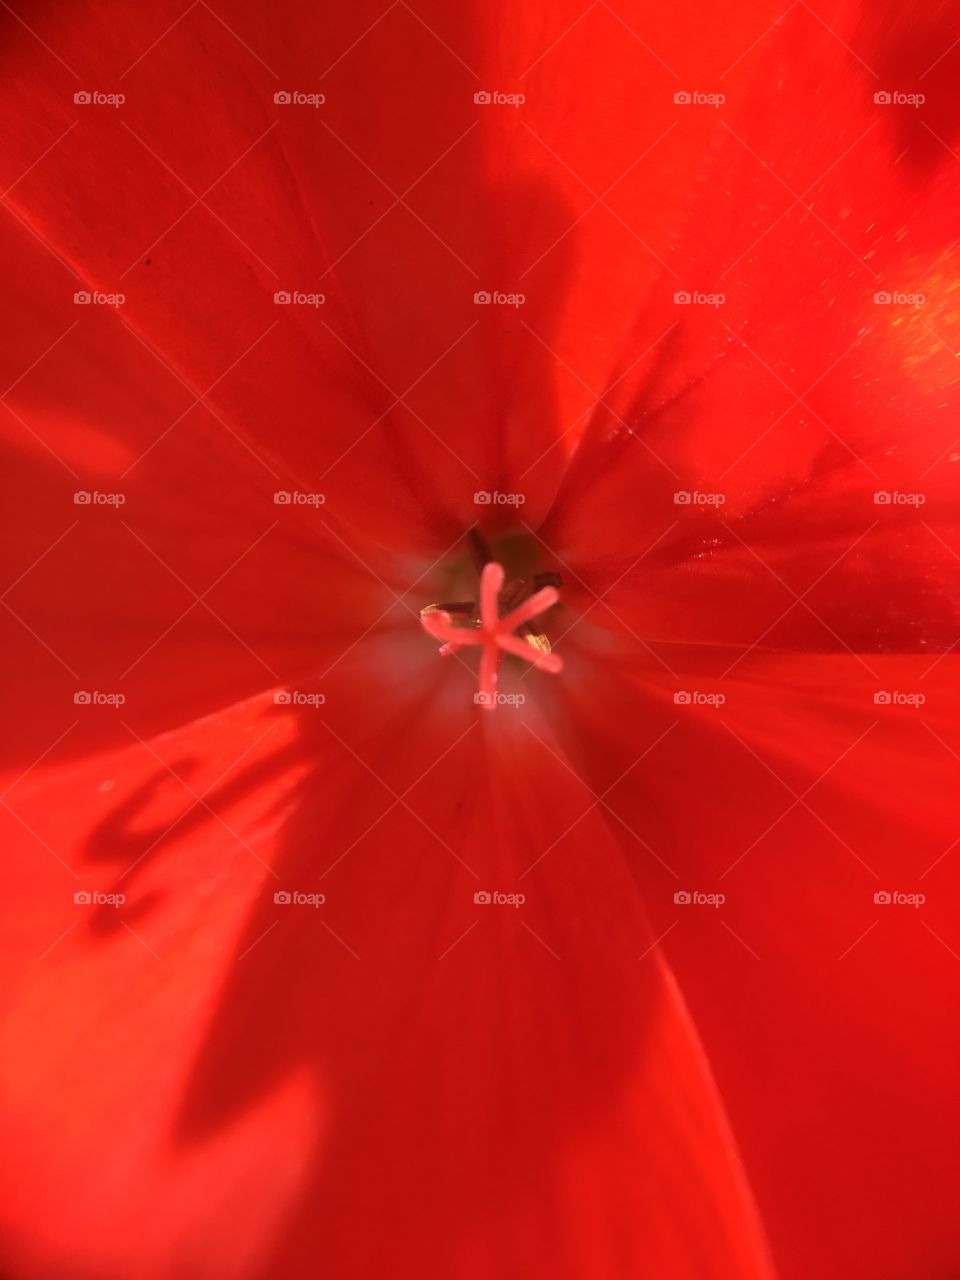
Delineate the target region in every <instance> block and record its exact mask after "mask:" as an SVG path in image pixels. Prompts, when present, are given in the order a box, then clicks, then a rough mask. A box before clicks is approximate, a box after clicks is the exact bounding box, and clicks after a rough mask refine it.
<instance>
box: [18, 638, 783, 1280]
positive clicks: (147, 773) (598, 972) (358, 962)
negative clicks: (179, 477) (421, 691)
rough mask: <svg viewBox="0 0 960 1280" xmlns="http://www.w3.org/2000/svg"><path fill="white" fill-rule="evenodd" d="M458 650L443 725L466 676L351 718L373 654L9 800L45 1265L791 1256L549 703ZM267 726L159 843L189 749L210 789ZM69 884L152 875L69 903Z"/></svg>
mask: <svg viewBox="0 0 960 1280" xmlns="http://www.w3.org/2000/svg"><path fill="white" fill-rule="evenodd" d="M431 660H432V659H431ZM433 669H434V670H435V671H436V672H437V673H438V675H439V676H440V678H442V679H444V680H447V681H449V682H450V687H451V688H452V684H453V683H456V684H457V685H458V689H457V694H458V707H459V709H458V710H457V711H455V712H451V714H450V716H449V719H448V720H447V721H442V720H439V719H438V718H437V716H436V713H435V707H436V705H437V704H438V702H439V703H441V704H442V702H443V701H444V700H445V699H447V698H448V697H449V696H450V695H449V694H448V693H447V692H445V691H444V689H442V688H441V689H438V690H436V691H435V692H434V694H433V695H432V696H431V698H430V699H429V700H428V701H425V702H424V703H422V704H419V705H413V704H411V703H407V704H406V705H402V704H401V703H399V702H397V701H396V700H395V699H392V698H390V697H389V695H388V693H387V691H386V689H382V690H380V691H379V696H378V697H377V698H376V699H375V700H373V699H371V697H370V694H371V693H373V692H375V691H374V690H368V691H367V694H366V695H365V698H364V700H363V703H362V705H363V706H364V707H365V709H366V710H365V716H366V719H365V722H364V723H363V727H362V729H361V727H360V722H359V721H358V719H357V716H356V706H357V705H360V704H359V703H356V705H352V704H351V701H350V695H349V692H348V691H349V688H350V679H351V677H352V676H353V674H354V673H350V674H349V675H347V676H344V677H343V678H342V681H341V683H340V684H338V685H336V686H335V687H332V688H331V689H330V691H329V699H328V703H327V705H326V707H325V708H324V709H322V710H320V711H318V710H316V709H313V708H307V709H305V710H303V711H301V712H300V713H299V714H298V715H297V717H296V719H295V720H294V721H293V722H292V724H288V725H287V727H283V726H278V727H276V728H274V729H273V730H272V731H270V732H268V733H267V734H266V735H265V736H259V735H263V731H264V728H267V729H269V725H270V723H271V722H272V721H273V720H274V719H275V718H276V714H277V713H276V710H275V708H274V707H273V706H272V704H268V705H267V706H264V705H263V704H262V703H250V704H247V705H246V706H245V707H238V708H236V709H234V710H233V711H231V712H228V713H222V714H221V715H220V716H218V717H216V718H213V719H210V720H208V721H206V722H204V723H200V724H197V725H194V726H190V727H188V728H187V729H185V730H184V731H183V732H181V733H178V734H176V735H170V736H168V737H167V738H165V739H157V740H155V741H153V742H151V743H148V744H144V745H140V744H135V745H132V746H131V748H130V750H129V751H128V752H125V753H118V754H117V755H115V756H112V757H108V758H102V759H100V760H98V761H96V762H94V763H91V764H85V765H79V766H75V767H72V768H70V769H69V770H66V771H64V772H62V773H61V775H60V776H55V775H53V774H51V775H49V776H47V777H39V776H38V775H34V776H33V777H31V778H28V779H26V780H25V781H24V782H23V783H21V784H20V785H19V786H18V787H16V788H15V789H14V791H13V792H12V793H11V794H10V796H9V803H10V804H11V806H12V807H13V809H14V810H15V811H16V813H17V814H18V815H19V816H20V818H21V819H22V820H23V821H24V822H25V823H27V824H29V826H30V828H31V829H32V831H33V832H34V833H35V835H30V834H28V833H27V832H25V831H19V829H18V827H17V824H14V834H15V837H16V836H17V835H18V834H19V836H20V837H22V838H19V839H17V844H18V845H19V846H21V849H20V851H19V852H18V854H17V860H16V866H17V868H18V872H19V874H20V875H22V877H23V884H24V889H23V890H22V892H21V896H19V897H18V898H17V899H16V900H17V901H18V902H29V903H30V904H31V910H30V915H29V918H28V919H22V920H21V921H20V922H19V925H18V928H17V929H16V935H17V936H16V951H17V955H18V957H20V958H21V959H22V961H23V969H22V976H21V978H20V979H19V980H18V982H17V984H16V986H15V989H14V990H12V991H11V993H10V995H11V1000H12V1014H11V1023H10V1026H11V1034H12V1038H13V1043H14V1044H15V1045H17V1047H18V1051H17V1053H16V1054H15V1055H12V1056H11V1057H10V1059H9V1070H10V1072H11V1076H10V1078H9V1079H8V1090H9V1089H10V1088H11V1087H13V1088H14V1089H15V1091H16V1095H17V1097H18V1109H17V1110H18V1117H17V1119H16V1123H15V1125H13V1126H12V1127H11V1128H10V1130H9V1131H8V1133H7V1135H6V1143H5V1145H6V1149H7V1150H8V1152H9V1153H10V1154H11V1155H12V1157H13V1158H14V1159H15V1160H16V1162H17V1166H18V1170H19V1174H18V1185H17V1190H16V1195H15V1197H14V1202H13V1203H11V1204H10V1208H11V1210H12V1211H13V1212H14V1213H15V1215H16V1216H18V1217H19V1218H20V1219H21V1222H22V1223H23V1224H24V1225H23V1226H22V1228H21V1233H20V1234H21V1240H20V1243H19V1245H18V1247H17V1249H16V1251H15V1253H14V1254H13V1255H12V1256H11V1259H10V1260H11V1262H12V1263H13V1265H14V1266H15V1268H16V1270H17V1272H18V1273H19V1274H22V1275H39V1274H43V1273H45V1272H46V1271H47V1270H49V1267H50V1266H51V1265H52V1260H53V1259H55V1258H56V1257H57V1256H59V1255H61V1254H65V1253H67V1252H69V1254H70V1256H71V1257H74V1258H75V1257H78V1256H80V1257H83V1258H84V1260H85V1264H86V1265H88V1266H90V1267H93V1268H94V1269H96V1271H97V1273H98V1274H99V1275H104V1276H110V1275H130V1274H136V1275H139V1276H143V1277H151V1276H161V1275H168V1274H171V1272H172V1271H173V1270H178V1271H182V1270H183V1269H184V1268H186V1269H188V1270H189V1271H190V1273H191V1274H195V1275H224V1274H230V1275H238V1276H240V1275H249V1274H260V1271H259V1270H258V1269H257V1268H258V1267H262V1268H264V1269H265V1270H267V1271H269V1272H270V1273H271V1274H284V1275H290V1276H299V1275H309V1274H314V1272H315V1270H316V1263H317V1257H318V1256H319V1255H320V1253H322V1257H323V1259H324V1264H325V1265H326V1266H328V1267H329V1268H330V1269H331V1270H332V1271H335V1272H337V1273H341V1272H342V1271H343V1270H344V1269H347V1268H348V1269H351V1270H352V1271H354V1272H355V1273H357V1274H380V1273H381V1272H382V1270H383V1268H384V1267H387V1266H389V1268H390V1270H391V1271H393V1272H396V1273H398V1274H402V1275H410V1276H423V1275H441V1274H442V1275H449V1276H458V1277H471V1278H472V1277H476V1278H477V1280H479V1277H481V1276H490V1275H494V1274H496V1275H502V1274H506V1273H507V1271H510V1270H512V1269H517V1270H518V1272H520V1271H522V1272H523V1274H525V1275H534V1276H537V1275H543V1276H547V1275H549V1276H558V1275H569V1276H575V1275H582V1274H584V1273H585V1272H587V1271H589V1272H590V1273H591V1274H596V1273H597V1272H598V1271H599V1272H602V1273H603V1274H609V1275H613V1274H623V1275H636V1274H639V1273H640V1272H641V1271H644V1272H647V1271H649V1272H651V1273H656V1274H659V1275H666V1274H669V1275H671V1276H677V1277H679V1276H690V1277H703V1276H717V1277H718V1278H719V1277H726V1276H729V1275H732V1274H736V1275H737V1276H757V1277H761V1276H762V1277H768V1276H769V1274H770V1273H769V1270H768V1268H767V1265H766V1263H765V1261H764V1249H763V1245H762V1242H761V1239H760V1236H759V1232H758V1229H757V1226H756V1223H755V1220H754V1218H753V1214H752V1209H751V1206H750V1201H749V1196H748V1194H747V1192H746V1190H745V1184H744V1182H743V1179H742V1175H741V1173H740V1169H739V1162H738V1158H737V1156H736V1154H735V1152H734V1151H733V1149H732V1146H731V1143H730V1139H729V1136H728V1133H727V1130H726V1125H725V1122H724V1120H723V1117H722V1113H721V1111H720V1109H719V1106H718V1103H717V1099H716V1095H715V1093H714V1091H713V1086H712V1082H711V1080H710V1076H709V1073H708V1070H707V1068H706V1065H705V1062H704V1059H703V1057H702V1054H701V1052H700V1049H699V1047H698V1044H697V1041H696V1038H695V1035H694V1032H693V1030H692V1027H691V1024H690V1022H689V1019H688V1017H687V1014H686V1011H685V1008H684V1006H683V1003H682V1000H681V998H680V996H679V994H678V992H677V989H676V987H675V986H674V984H673V982H672V980H671V979H670V977H669V975H668V973H667V971H666V969H665V968H664V966H663V965H662V963H661V961H660V960H659V958H658V955H657V952H656V950H655V948H653V946H652V939H651V935H650V934H649V931H648V930H647V928H646V925H645V924H644V922H643V919H642V917H641V915H640V913H639V910H638V907H637V897H636V891H635V889H634V887H633V886H632V885H631V883H630V880H629V877H628V875H627V873H626V871H625V868H624V867H623V865H622V862H621V857H620V854H619V852H618V850H617V849H616V847H615V846H614V845H613V843H612V842H611V841H610V840H609V838H608V836H607V835H606V834H605V832H604V830H603V825H602V823H601V821H600V820H599V818H598V814H597V811H596V808H595V806H594V805H593V802H592V798H591V796H590V795H589V793H588V792H587V791H586V790H585V789H584V788H582V787H580V786H576V785H571V782H570V777H569V774H568V772H567V768H566V767H565V766H564V765H563V764H562V762H561V761H560V760H559V759H558V757H557V756H556V755H555V754H554V752H555V751H556V750H557V746H556V744H555V743H553V742H552V741H551V738H550V736H549V730H548V729H547V728H546V727H545V726H544V724H543V723H542V722H540V721H539V720H538V719H537V718H536V717H534V718H532V719H530V720H527V721H525V722H521V717H520V716H519V715H518V714H517V713H516V712H512V713H511V712H508V711H503V712H502V713H499V714H498V716H497V717H496V724H494V725H492V726H490V727H488V725H487V724H486V723H484V720H490V719H492V718H491V717H483V714H482V712H478V711H476V709H474V708H472V707H471V708H469V710H467V709H465V708H463V707H462V703H460V700H459V694H460V688H459V686H460V685H461V684H462V681H457V680H456V679H455V677H456V676H457V675H458V674H462V673H458V672H456V671H454V670H453V666H452V665H450V666H448V665H447V664H436V666H435V667H434V668H433ZM447 672H450V673H451V674H450V675H446V674H445V673H447ZM399 721H402V725H403V728H404V730H405V731H406V733H407V735H408V736H407V737H405V739H404V741H405V750H404V752H403V753H398V752H396V750H395V743H396V740H397V739H396V733H397V730H398V728H399V723H398V722H399ZM291 729H292V730H293V732H291ZM244 747H246V748H247V754H246V755H245V757H244V759H243V761H242V763H241V764H240V765H238V766H237V767H236V768H235V770H234V771H233V772H232V773H231V774H230V775H229V776H228V778H227V779H226V780H225V781H222V782H221V783H219V784H217V785H214V786H213V789H212V790H211V791H210V792H209V795H208V796H207V797H206V799H205V802H204V806H195V807H194V809H193V811H192V813H190V814H189V815H188V816H186V817H183V818H182V819H181V821H180V823H179V824H178V826H177V827H174V828H173V830H172V831H170V832H169V834H168V835H166V836H163V837H162V838H159V839H158V836H159V835H160V833H161V832H162V831H163V829H164V828H165V827H166V826H167V825H168V823H169V822H170V821H172V820H173V818H174V817H177V816H178V814H180V813H182V812H183V811H184V809H185V808H186V806H187V805H190V804H192V803H193V799H192V796H191V794H190V792H185V791H184V788H183V787H182V786H181V785H180V784H179V783H176V782H174V781H173V780H172V779H171V778H170V776H169V772H168V767H169V768H173V769H174V770H175V772H176V773H178V774H179V775H180V776H181V777H185V778H186V780H187V783H188V786H189V788H190V791H191V792H193V793H194V794H197V795H201V796H203V795H204V794H205V792H206V790H207V788H208V787H209V786H210V785H211V784H212V783H214V780H215V778H216V775H217V774H218V773H220V772H222V771H223V770H224V769H228V768H229V767H230V765H231V764H232V763H233V760H234V758H235V757H236V755H237V754H239V752H240V751H241V750H243V749H244ZM154 753H155V754H154ZM184 757H188V758H189V759H190V760H192V761H194V762H195V765H194V767H192V768H190V767H188V765H187V764H185V763H184ZM105 775H107V776H109V777H111V778H115V785H114V786H112V787H111V788H110V789H109V790H104V788H103V787H102V786H101V787H100V789H99V790H98V788H97V785H96V784H97V782H98V780H100V779H102V778H103V777H104V776H105ZM294 784H296V786H294ZM278 791H279V792H280V793H281V795H285V796H286V797H287V799H286V800H284V801H281V802H280V804H279V807H278V800H279V796H278ZM397 797H401V798H400V799H399V800H397ZM205 806H209V809H207V808H206V807H205ZM209 810H213V813H214V814H215V815H217V816H216V817H214V816H213V815H212V814H211V813H210V811H209ZM66 814H69V816H66V817H65V816H62V815H66ZM221 821H222V823H225V824H226V828H224V826H223V825H221ZM38 837H39V839H40V840H42V841H44V842H45V843H46V844H47V845H49V849H50V850H52V851H54V852H55V853H56V854H57V855H58V856H59V857H61V858H63V860H64V861H65V862H67V863H69V864H71V865H72V866H74V867H75V869H76V872H77V875H78V876H79V877H80V878H79V879H75V878H74V877H72V876H71V875H70V874H69V872H67V871H66V870H65V869H64V867H63V866H62V865H60V864H58V862H57V861H56V860H55V859H54V858H53V857H51V856H50V852H49V851H48V850H45V849H44V848H43V846H42V844H39V843H38V842H37V838H38ZM238 842H242V843H238ZM244 845H246V846H248V847H244ZM145 850H149V851H148V852H146V853H145V854H144V851H145ZM138 855H144V856H142V857H141V860H140V861H139V862H138V863H137V864H136V867H135V870H134V871H133V872H132V873H131V874H130V875H128V876H123V875H122V874H121V873H122V872H123V871H124V869H125V868H127V867H129V866H130V865H131V863H133V861H134V859H135V858H136V857H137V856H138ZM254 855H256V856H254ZM258 859H263V861H264V862H266V863H268V864H269V865H270V866H271V867H272V868H273V871H272V872H269V871H268V872H267V873H264V869H263V865H262V863H261V862H259V861H258ZM77 887H83V888H87V889H91V890H92V889H94V888H99V889H101V890H103V891H116V890H117V889H120V888H121V887H122V888H123V889H124V890H126V892H127V894H128V902H127V903H126V904H124V905H123V906H121V907H112V906H102V907H75V906H74V905H73V904H72V903H71V901H70V898H71V894H72V892H73V891H74V890H75V889H76V888H77ZM277 890H289V891H293V890H299V891H300V892H322V893H324V894H325V895H326V901H325V903H324V904H323V905H322V906H321V907H317V908H311V907H309V906H298V905H293V904H290V905H277V904H275V902H274V900H273V895H274V892H275V891H277ZM480 891H487V892H493V891H499V892H501V893H513V894H516V893H522V894H524V895H525V897H526V901H525V902H524V903H523V904H522V905H520V906H513V905H502V904H497V903H489V904H484V903H480V904H478V903H476V902H475V899H474V895H475V894H476V893H478V892H480ZM8 900H10V898H9V896H8ZM68 930H69V932H67V931H68ZM65 992H66V993H67V994H68V998H67V999H66V1001H65V999H64V997H65ZM118 1117H121V1118H122V1123H121V1122H120V1120H119V1119H118ZM201 1184H202V1185H204V1186H209V1187H210V1188H212V1189H213V1190H214V1194H213V1196H212V1197H211V1196H209V1195H206V1194H204V1195H203V1196H201V1195H198V1194H197V1192H196V1189H197V1187H198V1186H199V1185H201ZM371 1206H373V1208H371ZM54 1209H55V1210H56V1211H55V1212H54ZM371 1214H372V1217H371ZM281 1219H282V1227H281V1226H279V1223H280V1222H281ZM371 1222H375V1224H376V1230H375V1231H370V1230H369V1227H370V1224H371ZM240 1223H242V1224H243V1225H242V1228H241V1230H239V1231H238V1229H237V1228H238V1224H240ZM31 1224H36V1229H33V1228H32V1226H31ZM108 1226H109V1229H108ZM398 1269H399V1271H398Z"/></svg>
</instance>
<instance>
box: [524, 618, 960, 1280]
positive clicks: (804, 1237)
mask: <svg viewBox="0 0 960 1280" xmlns="http://www.w3.org/2000/svg"><path fill="white" fill-rule="evenodd" d="M582 634H583V633H581V635H582ZM573 646H574V638H573V636H571V637H570V638H569V639H568V641H567V643H566V649H565V652H566V654H567V664H566V671H565V677H564V678H565V681H567V688H568V690H570V691H573V692H575V695H576V697H577V701H578V706H577V726H578V728H577V735H576V738H575V739H573V738H572V739H571V741H572V743H573V750H575V751H577V753H578V754H577V755H576V757H575V767H576V769H577V772H578V773H579V775H580V776H581V777H582V778H583V779H584V780H585V781H586V783H587V784H588V785H589V786H590V787H591V789H592V790H593V791H594V792H595V793H596V794H597V795H598V796H602V797H603V808H604V812H605V814H606V815H607V816H608V818H609V819H610V824H611V830H612V831H613V832H614V834H615V835H617V837H618V838H619V841H620V843H621V846H622V847H623V849H624V853H625V856H627V857H628V858H629V860H630V864H631V866H632V868H633V870H634V874H635V876H636V878H637V881H638V883H639V885H640V886H641V890H642V893H643V896H644V900H645V902H646V903H647V904H648V906H649V912H650V917H651V923H652V928H653V930H654V931H655V933H656V934H658V935H663V947H664V949H665V951H666V954H667V955H668V956H669V958H670V960H671V962H672V963H673V965H674V966H675V969H676V971H677V973H678V976H679V979H680V981H681V984H682V986H683V990H684V992H685V994H686V995H687V996H688V998H689V999H690V1002H691V1007H692V1010H693V1014H694V1017H695V1021H696V1025H697V1028H698V1030H699V1031H700V1032H701V1034H702V1036H703V1038H704V1044H705V1048H706V1051H707V1054H708V1056H709V1059H710V1061H711V1063H712V1064H713V1065H714V1067H715V1069H716V1072H717V1077H718V1081H719V1085H720V1090H721V1095H722V1097H723V1099H724V1102H725V1104H726V1106H727V1108H728V1112H729V1114H730V1117H731V1123H732V1126H733V1130H734V1133H735V1134H736V1137H737V1140H738V1142H739V1143H740V1144H741V1147H742V1150H743V1152H744V1160H745V1165H746V1169H747V1173H748V1176H749V1178H750V1182H751V1185H752V1186H753V1187H754V1189H755V1192H756V1195H757V1199H758V1203H759V1205H760V1207H761V1211H762V1215H763V1220H764V1223H765V1224H766V1225H767V1226H768V1229H769V1232H770V1238H771V1246H772V1250H773V1255H774V1259H775V1263H776V1265H777V1268H778V1274H781V1275H782V1276H784V1277H785V1278H787V1280H792V1278H793V1277H796V1280H801V1277H807V1276H811V1275H818V1276H824V1277H837V1280H841V1278H842V1277H848V1276H851V1275H887V1274H889V1275H900V1274H908V1273H913V1274H923V1275H926V1274H929V1275H935V1274H940V1272H941V1271H943V1270H944V1267H946V1266H948V1260H949V1259H950V1258H952V1257H954V1256H956V1251H957V1248H958V1246H960V1240H958V1238H957V1229H956V1221H955V1218H956V1215H955V1212H954V1200H955V1197H954V1195H953V1184H954V1168H953V1156H952V1152H953V1150H954V1148H955V1145H956V1140H957V1136H958V1134H960V1109H958V1106H957V1099H956V1089H955V1086H954V1078H953V1076H954V1073H953V1071H952V1063H953V1062H954V1060H955V1058H956V1054H957V1050H958V1044H960V1024H958V1021H957V1018H956V1016H955V1013H954V1012H953V1010H954V1009H955V1008H956V1004H957V996H958V975H960V964H958V962H960V937H958V934H957V929H956V912H955V910H954V905H953V904H954V902H955V900H956V893H957V890H958V887H960V886H958V884H957V874H958V866H960V864H958V862H957V858H956V854H957V850H956V836H957V832H956V822H955V805H954V804H953V803H952V797H953V796H954V795H955V794H956V791H957V786H958V782H960V754H958V753H960V717H958V714H957V698H956V680H957V674H958V669H957V662H956V660H955V659H953V658H952V657H951V658H946V659H942V660H939V661H938V660H937V659H935V658H922V659H921V658H890V657H881V658H873V657H872V656H871V658H870V659H869V667H870V668H872V670H867V669H865V668H864V666H862V665H861V663H860V662H859V661H858V660H857V659H855V658H851V657H847V656H842V657H823V658H819V659H817V658H813V657H810V656H804V657H802V658H801V657H790V658H787V657H770V656H768V655H764V656H762V657H760V656H758V655H756V654H755V655H753V656H752V657H751V658H749V659H747V660H746V661H744V662H742V663H741V664H740V665H739V666H738V667H737V668H736V669H735V670H734V671H733V672H732V673H731V674H730V675H729V676H728V677H727V678H726V679H724V678H722V675H721V673H722V671H723V669H724V667H725V665H727V660H728V659H729V656H730V655H729V654H727V655H719V654H717V653H716V651H714V652H712V653H711V652H710V651H701V652H700V653H691V652H690V651H688V652H687V653H686V654H685V655H684V656H680V657H678V656H677V655H676V654H675V653H671V655H670V656H671V658H672V659H673V667H674V673H673V674H671V673H666V672H663V673H661V672H660V671H659V670H657V669H655V668H654V665H653V664H651V665H650V668H649V670H648V672H647V673H646V674H645V675H640V674H630V673H629V672H628V671H627V670H625V669H621V668H619V667H618V665H617V663H616V660H615V659H614V658H613V656H612V655H611V654H610V652H609V645H606V646H605V648H604V650H603V651H602V652H601V654H600V655H599V656H600V657H601V658H602V664H603V665H597V666H594V662H593V660H592V659H589V660H588V659H586V658H585V657H584V656H577V655H575V654H574V653H573V652H572V651H571V650H572V648H573ZM553 692H554V689H553V686H552V684H551V685H550V686H549V687H548V689H547V690H546V693H547V694H548V695H552V694H553ZM677 694H681V695H685V697H684V696H681V699H680V701H679V702H676V701H675V700H674V699H675V696H676V695H677ZM878 694H879V695H880V700H879V701H875V698H876V697H877V695H878ZM718 696H722V697H724V698H725V699H726V701H725V702H724V703H721V704H718V703H717V701H716V699H717V697H718ZM921 697H922V698H924V699H925V701H924V702H920V701H919V699H920V698H921ZM710 699H712V700H713V701H712V702H711V701H710ZM637 725H643V727H644V740H645V741H646V740H649V741H651V742H652V741H656V743H657V745H656V746H655V747H654V748H653V750H651V751H650V752H649V753H648V754H645V755H643V756H641V749H642V747H641V744H639V743H638V742H637V736H636V726H637ZM660 735H663V736H662V737H661V736H660ZM585 743H589V744H590V745H589V747H585V746H583V745H582V744H585ZM638 757H640V758H639V759H638ZM694 891H699V892H701V893H703V894H716V893H722V894H724V895H725V897H726V901H725V902H724V903H723V904H722V905H719V906H713V905H708V904H705V903H703V902H701V903H700V904H697V903H690V902H683V901H681V902H679V903H678V902H676V901H675V899H674V895H675V894H676V893H678V892H680V893H687V894H690V893H692V892H694ZM876 893H881V894H884V893H886V894H893V893H900V894H905V895H910V894H914V895H915V894H921V895H923V896H924V897H925V901H924V902H922V903H921V904H920V905H918V906H917V905H908V902H909V899H908V900H907V901H904V900H901V901H899V902H894V903H884V902H883V901H881V902H879V903H878V902H875V900H874V894H876ZM905 1168H909V1169H911V1170H912V1175H911V1177H910V1178H907V1179H905V1178H904V1173H903V1171H904V1169H905ZM811 1223H815V1224H816V1227H815V1229H811V1227H810V1224H811ZM880 1224H882V1230H881V1229H880Z"/></svg>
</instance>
